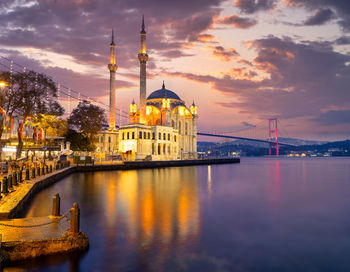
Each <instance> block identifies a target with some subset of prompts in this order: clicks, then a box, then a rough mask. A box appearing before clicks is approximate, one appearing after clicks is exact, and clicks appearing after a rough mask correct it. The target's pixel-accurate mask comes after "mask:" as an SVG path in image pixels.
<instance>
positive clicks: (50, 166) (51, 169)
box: [50, 164, 52, 173]
mask: <svg viewBox="0 0 350 272" xmlns="http://www.w3.org/2000/svg"><path fill="white" fill-rule="evenodd" d="M50 173H52V164H50Z"/></svg>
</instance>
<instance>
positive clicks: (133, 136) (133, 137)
mask: <svg viewBox="0 0 350 272" xmlns="http://www.w3.org/2000/svg"><path fill="white" fill-rule="evenodd" d="M131 139H135V131H133V132H132V134H131Z"/></svg>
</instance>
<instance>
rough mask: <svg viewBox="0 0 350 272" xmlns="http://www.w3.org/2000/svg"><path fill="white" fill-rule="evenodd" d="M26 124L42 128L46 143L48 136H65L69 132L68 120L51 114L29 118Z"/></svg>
mask: <svg viewBox="0 0 350 272" xmlns="http://www.w3.org/2000/svg"><path fill="white" fill-rule="evenodd" d="M25 124H26V125H27V124H29V125H32V126H35V127H39V128H41V129H42V130H43V131H44V135H45V141H46V137H47V136H49V137H61V136H64V135H65V134H66V132H67V130H68V122H67V121H66V120H63V119H61V118H57V117H56V116H55V115H50V114H38V115H35V116H33V117H32V118H28V119H27V121H26V123H25Z"/></svg>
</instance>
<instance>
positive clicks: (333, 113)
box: [312, 110, 350, 125]
mask: <svg viewBox="0 0 350 272" xmlns="http://www.w3.org/2000/svg"><path fill="white" fill-rule="evenodd" d="M312 120H313V121H316V122H318V123H320V124H322V125H339V124H341V125H349V124H350V110H330V111H327V112H324V113H321V114H320V115H319V116H317V118H313V119H312Z"/></svg>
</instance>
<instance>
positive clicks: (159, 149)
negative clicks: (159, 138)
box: [158, 144, 161, 155]
mask: <svg viewBox="0 0 350 272" xmlns="http://www.w3.org/2000/svg"><path fill="white" fill-rule="evenodd" d="M160 152H161V148H160V144H158V155H160Z"/></svg>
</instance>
